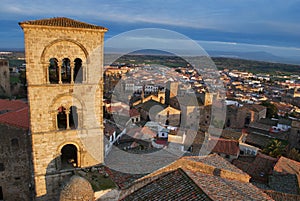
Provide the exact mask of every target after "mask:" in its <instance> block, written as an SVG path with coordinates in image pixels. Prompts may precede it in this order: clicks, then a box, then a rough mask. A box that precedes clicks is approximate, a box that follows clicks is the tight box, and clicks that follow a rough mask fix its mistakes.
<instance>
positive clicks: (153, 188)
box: [122, 169, 211, 201]
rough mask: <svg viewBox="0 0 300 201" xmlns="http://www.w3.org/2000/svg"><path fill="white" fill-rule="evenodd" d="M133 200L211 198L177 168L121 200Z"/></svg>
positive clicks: (198, 200) (200, 200)
mask: <svg viewBox="0 0 300 201" xmlns="http://www.w3.org/2000/svg"><path fill="white" fill-rule="evenodd" d="M127 200H128V201H133V200H197V201H202V200H203V201H204V200H205V201H206V200H207V201H209V200H211V199H210V198H209V197H208V196H207V195H206V194H205V193H204V192H203V191H202V190H201V189H200V188H199V187H198V186H197V185H196V184H195V183H194V182H193V180H191V179H190V178H189V177H188V176H187V175H186V174H185V173H184V171H183V170H181V169H177V170H175V171H172V172H170V173H168V174H166V175H162V176H161V177H159V178H157V179H156V180H154V181H152V182H150V183H149V184H147V185H146V186H144V187H143V188H140V189H138V190H137V191H135V192H133V193H132V194H130V195H128V196H126V197H125V198H123V199H122V201H127Z"/></svg>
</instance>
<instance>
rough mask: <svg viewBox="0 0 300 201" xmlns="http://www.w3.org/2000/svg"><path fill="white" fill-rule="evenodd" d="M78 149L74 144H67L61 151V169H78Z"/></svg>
mask: <svg viewBox="0 0 300 201" xmlns="http://www.w3.org/2000/svg"><path fill="white" fill-rule="evenodd" d="M77 157H78V156H77V147H76V146H75V145H73V144H66V145H65V146H63V148H62V149H61V156H60V159H61V169H72V168H76V167H78V158H77Z"/></svg>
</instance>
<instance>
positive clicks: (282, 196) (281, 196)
mask: <svg viewBox="0 0 300 201" xmlns="http://www.w3.org/2000/svg"><path fill="white" fill-rule="evenodd" d="M265 193H267V194H268V195H269V196H270V197H272V198H273V199H274V200H276V201H287V200H288V201H299V200H300V195H293V194H288V193H281V192H276V191H272V190H265Z"/></svg>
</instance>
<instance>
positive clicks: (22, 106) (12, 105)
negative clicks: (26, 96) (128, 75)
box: [0, 100, 29, 129]
mask: <svg viewBox="0 0 300 201" xmlns="http://www.w3.org/2000/svg"><path fill="white" fill-rule="evenodd" d="M0 111H2V114H1V113H0V123H1V124H6V125H10V126H14V127H18V128H23V129H29V111H28V105H27V104H26V103H24V102H22V101H9V100H0ZM3 111H5V113H4V112H3Z"/></svg>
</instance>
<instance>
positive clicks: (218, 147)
mask: <svg viewBox="0 0 300 201" xmlns="http://www.w3.org/2000/svg"><path fill="white" fill-rule="evenodd" d="M208 149H209V150H212V152H214V153H222V154H226V155H238V153H239V151H240V148H239V142H238V141H236V140H228V139H222V138H219V139H217V138H211V139H210V140H209V142H208Z"/></svg>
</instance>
